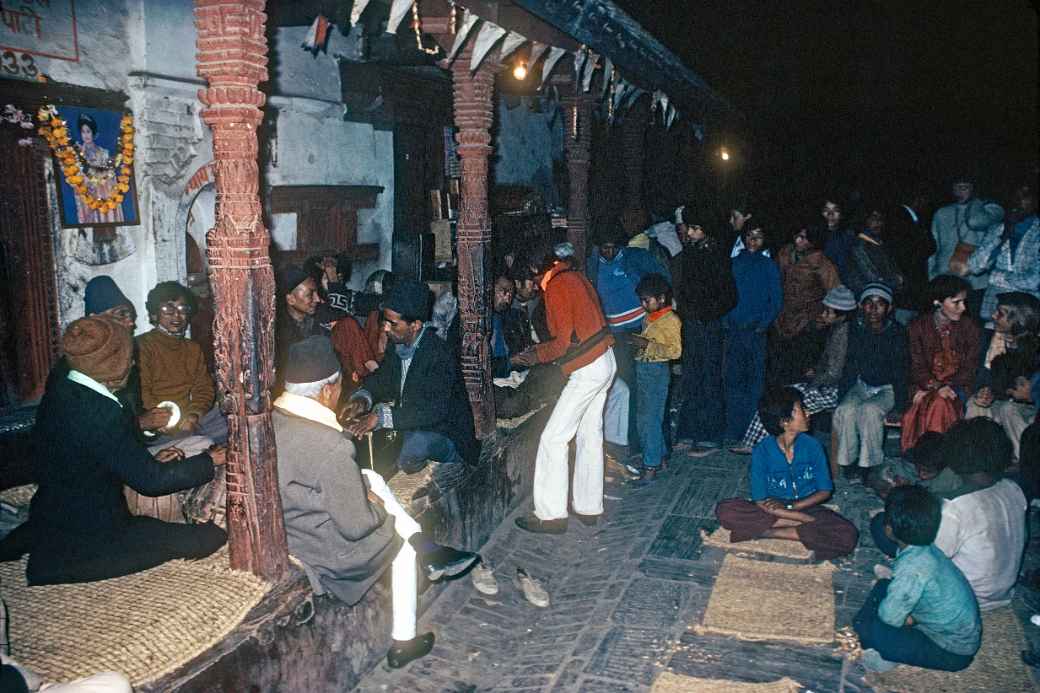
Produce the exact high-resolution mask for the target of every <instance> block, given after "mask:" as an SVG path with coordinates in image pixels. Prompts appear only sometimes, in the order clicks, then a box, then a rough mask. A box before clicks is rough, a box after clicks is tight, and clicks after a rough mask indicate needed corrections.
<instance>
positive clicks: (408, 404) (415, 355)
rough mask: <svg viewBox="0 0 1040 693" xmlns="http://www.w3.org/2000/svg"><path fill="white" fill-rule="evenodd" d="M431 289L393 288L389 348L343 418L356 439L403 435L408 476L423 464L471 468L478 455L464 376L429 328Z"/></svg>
mask: <svg viewBox="0 0 1040 693" xmlns="http://www.w3.org/2000/svg"><path fill="white" fill-rule="evenodd" d="M429 317H430V290H429V289H428V288H427V287H426V285H425V284H422V283H420V282H417V281H415V280H414V279H401V280H399V281H397V282H396V283H395V284H394V286H393V288H391V289H390V291H389V293H387V295H386V296H385V298H384V301H383V323H384V329H385V330H386V333H387V336H388V337H389V340H390V342H392V343H393V345H394V348H393V349H387V351H386V355H385V356H384V358H383V364H382V365H381V366H380V367H379V370H377V371H376V372H375V373H373V374H372V375H370V376H368V377H367V378H365V380H364V382H363V383H362V387H361V389H359V390H357V391H356V392H355V393H354V394H353V395H351V398H350V402H349V403H348V404H347V407H346V410H345V412H344V417H346V418H348V419H352V422H351V423H350V424H348V425H347V427H346V428H347V430H348V431H350V433H352V434H353V435H354V436H362V435H364V434H366V433H368V432H369V431H373V430H375V429H379V428H388V429H393V430H395V431H401V432H402V433H403V434H404V444H403V445H402V447H401V453H400V455H398V458H397V466H398V468H399V469H400V470H401V471H403V472H405V473H406V474H412V473H414V472H418V471H420V470H421V469H422V468H423V467H425V466H426V461H427V460H434V461H436V462H441V463H444V464H452V463H457V462H476V460H477V458H478V457H479V455H480V446H479V444H478V443H477V439H476V434H475V433H474V428H473V410H472V409H470V405H469V398H468V397H467V395H466V386H465V385H464V384H463V382H462V369H461V367H460V365H459V363H458V362H457V361H456V360H455V359H454V358H453V357H452V353H451V349H450V347H449V346H448V344H446V343H445V342H444V340H442V339H438V338H437V335H436V334H435V333H434V331H433V329H432V328H431V327H429V326H427V324H426V321H427V320H428V319H429Z"/></svg>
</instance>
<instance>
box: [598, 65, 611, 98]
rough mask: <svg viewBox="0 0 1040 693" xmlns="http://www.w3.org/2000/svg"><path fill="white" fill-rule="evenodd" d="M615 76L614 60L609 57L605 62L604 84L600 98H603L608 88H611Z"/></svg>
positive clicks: (600, 91)
mask: <svg viewBox="0 0 1040 693" xmlns="http://www.w3.org/2000/svg"><path fill="white" fill-rule="evenodd" d="M613 76H614V61H612V60H611V59H610V58H607V61H606V62H605V63H603V86H602V87H600V90H599V98H601V99H602V98H603V97H604V96H605V95H606V93H607V89H609V88H610V79H611V78H612V77H613Z"/></svg>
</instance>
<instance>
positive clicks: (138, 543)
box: [12, 316, 226, 585]
mask: <svg viewBox="0 0 1040 693" xmlns="http://www.w3.org/2000/svg"><path fill="white" fill-rule="evenodd" d="M63 346H64V350H65V357H66V359H67V360H68V363H69V367H70V369H71V370H70V371H69V373H68V376H67V377H64V378H56V379H54V381H53V382H52V383H50V385H49V387H48V389H47V392H46V393H45V394H44V396H43V401H42V402H41V403H40V408H39V410H38V412H37V418H36V427H35V429H34V431H33V435H34V437H35V440H36V450H37V452H38V456H37V465H38V466H37V469H36V478H37V480H38V482H39V490H37V492H36V495H35V496H33V499H32V504H31V505H30V506H29V520H28V522H27V523H26V525H24V526H23V527H25V529H24V530H23V529H22V528H21V527H20V528H19V529H18V530H15V531H16V532H19V530H21V532H20V534H21V536H22V537H24V538H26V539H27V541H26V542H25V544H19V548H20V549H27V550H28V552H29V565H28V568H27V570H26V577H27V579H28V582H29V584H30V585H47V584H56V583H66V582H91V581H94V580H103V579H106V578H111V577H117V576H120V575H127V574H130V573H135V572H138V571H141V570H145V569H147V568H152V567H154V566H157V565H159V564H161V563H164V562H166V561H169V560H171V559H174V558H203V557H205V556H208V555H210V554H211V553H213V552H214V551H216V550H217V549H218V548H220V547H221V546H222V545H223V544H224V541H225V540H226V535H225V533H224V531H223V530H222V529H220V528H219V527H217V526H215V525H213V524H212V523H207V524H204V525H179V524H170V523H165V522H161V521H159V520H156V519H154V518H150V517H134V516H132V515H131V514H130V512H129V510H128V509H127V505H126V499H125V498H124V496H123V485H124V484H126V485H129V486H130V487H131V488H133V489H134V490H135V491H138V492H139V493H141V494H144V495H149V496H159V495H163V494H167V493H173V492H175V491H180V490H182V489H188V488H192V487H195V486H199V485H201V484H204V483H206V482H207V481H209V480H210V479H212V478H213V471H214V465H215V464H217V465H219V464H223V463H224V452H223V451H219V452H218V451H214V452H203V453H200V454H198V455H195V456H194V457H190V458H188V459H183V454H182V453H180V451H179V450H177V449H176V448H168V449H166V450H163V451H161V452H160V453H159V454H158V455H156V457H152V455H150V454H149V453H148V451H147V449H146V448H145V447H144V445H143V444H142V443H140V442H139V441H138V439H137V438H136V436H135V434H134V425H133V422H132V420H131V419H130V418H128V417H126V416H124V414H123V412H122V407H123V405H122V404H121V403H120V402H119V401H118V400H117V399H116V397H115V396H114V395H113V394H112V391H113V390H117V389H119V388H121V387H123V385H124V384H125V383H126V379H127V375H128V373H129V372H130V363H131V354H132V350H133V342H132V341H131V337H130V332H129V331H128V330H127V329H126V328H125V327H123V326H122V325H120V324H118V323H117V322H115V321H114V320H112V319H110V318H107V317H100V316H98V317H87V318H81V319H79V320H76V321H75V322H73V323H72V324H71V325H69V328H68V330H66V332H65V336H64V338H63ZM12 534H13V533H12ZM22 552H24V551H22Z"/></svg>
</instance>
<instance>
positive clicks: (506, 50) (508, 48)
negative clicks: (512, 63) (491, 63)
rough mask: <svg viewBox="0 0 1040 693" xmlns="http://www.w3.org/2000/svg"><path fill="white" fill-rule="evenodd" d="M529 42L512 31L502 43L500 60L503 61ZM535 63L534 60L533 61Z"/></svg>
mask: <svg viewBox="0 0 1040 693" xmlns="http://www.w3.org/2000/svg"><path fill="white" fill-rule="evenodd" d="M526 42H527V38H526V37H524V36H521V35H520V34H518V33H516V32H515V31H510V32H509V33H508V34H507V35H506V38H505V40H503V41H502V48H501V49H500V50H499V53H498V59H499V60H503V59H504V58H505V57H506V56H507V55H509V54H510V53H512V52H513V51H515V50H516V49H517V48H519V47H520V46H522V45H524V43H526ZM531 62H532V63H533V62H534V61H533V60H532V61H531Z"/></svg>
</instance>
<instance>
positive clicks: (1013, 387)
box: [968, 352, 1037, 464]
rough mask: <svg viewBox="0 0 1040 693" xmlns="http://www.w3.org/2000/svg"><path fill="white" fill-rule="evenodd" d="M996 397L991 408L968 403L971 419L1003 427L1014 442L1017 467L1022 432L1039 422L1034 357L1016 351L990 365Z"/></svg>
mask: <svg viewBox="0 0 1040 693" xmlns="http://www.w3.org/2000/svg"><path fill="white" fill-rule="evenodd" d="M990 372H991V373H992V380H993V384H992V385H991V386H990V389H991V390H992V391H993V393H994V395H995V398H994V399H993V400H992V402H991V403H990V404H989V405H987V406H981V405H980V404H977V403H976V402H975V401H974V400H972V401H970V402H969V403H968V416H969V417H973V416H982V417H985V418H987V419H992V420H993V421H996V422H997V423H998V424H1000V426H1001V428H1003V429H1004V432H1005V433H1007V436H1008V438H1009V439H1010V440H1011V447H1012V457H1013V460H1014V462H1013V463H1014V464H1018V458H1019V448H1020V446H1021V442H1022V433H1023V432H1024V431H1025V430H1026V428H1028V427H1029V424H1031V423H1033V420H1034V419H1036V412H1037V408H1036V405H1035V404H1034V403H1033V377H1034V375H1035V374H1036V367H1035V364H1034V362H1033V356H1032V355H1031V354H1024V353H1021V352H1012V353H1007V354H1001V355H1000V356H998V357H996V358H995V359H993V364H992V366H990Z"/></svg>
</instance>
